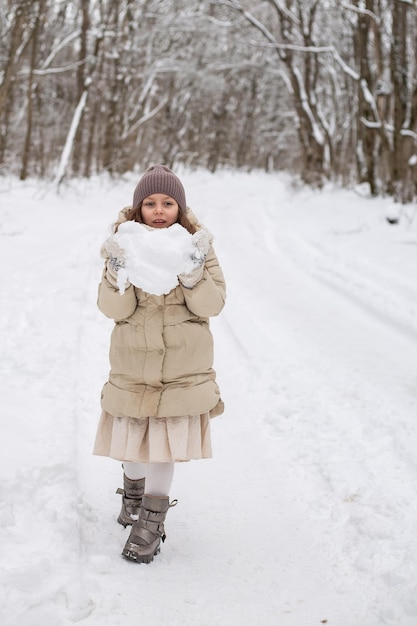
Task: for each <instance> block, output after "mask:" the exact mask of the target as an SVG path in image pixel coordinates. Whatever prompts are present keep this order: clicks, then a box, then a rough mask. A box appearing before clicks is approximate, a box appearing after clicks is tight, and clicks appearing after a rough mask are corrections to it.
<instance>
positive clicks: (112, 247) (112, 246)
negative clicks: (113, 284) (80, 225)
mask: <svg viewBox="0 0 417 626" xmlns="http://www.w3.org/2000/svg"><path fill="white" fill-rule="evenodd" d="M103 247H104V249H105V251H106V253H107V255H108V257H109V259H118V261H119V263H120V267H124V261H125V251H124V250H123V248H121V247H120V246H119V244H118V243H117V242H116V241H114V239H113V237H109V238H108V239H106V241H105V242H104V246H103ZM122 263H123V265H122ZM117 269H119V268H117Z"/></svg>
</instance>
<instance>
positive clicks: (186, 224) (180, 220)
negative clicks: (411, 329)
mask: <svg viewBox="0 0 417 626" xmlns="http://www.w3.org/2000/svg"><path fill="white" fill-rule="evenodd" d="M141 209H142V203H140V205H139V206H138V207H137V209H134V208H133V207H130V208H129V209H128V210H127V211H126V213H125V216H126V221H133V222H139V223H140V224H143V220H142V212H141ZM122 223H123V222H116V223H115V224H113V231H114V232H115V233H116V232H117V230H118V228H119V226H120V224H122ZM176 223H177V224H180V226H182V227H183V228H185V230H188V232H189V233H190V234H191V235H194V233H195V232H196V231H197V229H196V227H195V226H194V224H193V223H192V222H191V221H190V220H189V219H188V217H187V214H186V213H185V212H184V211H183V210H182V208H181V207H180V206H179V205H178V217H177V221H176Z"/></svg>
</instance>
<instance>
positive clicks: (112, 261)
mask: <svg viewBox="0 0 417 626" xmlns="http://www.w3.org/2000/svg"><path fill="white" fill-rule="evenodd" d="M124 266H125V261H124V259H118V258H116V257H113V256H111V257H110V258H109V259H108V261H107V263H106V278H107V281H108V282H109V283H110V285H111V286H112V287H113V288H114V289H118V290H119V291H120V293H121V294H122V293H124V292H125V289H127V288H128V287H129V285H130V282H129V281H128V280H125V281H124V284H122V288H121V289H120V286H119V281H118V272H119V270H120V269H121V268H124Z"/></svg>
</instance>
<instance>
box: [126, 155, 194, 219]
mask: <svg viewBox="0 0 417 626" xmlns="http://www.w3.org/2000/svg"><path fill="white" fill-rule="evenodd" d="M153 193H165V194H166V195H167V196H170V198H174V200H176V202H178V206H179V207H180V208H181V209H182V210H183V211H186V208H187V203H186V200H185V191H184V187H183V186H182V183H181V181H180V179H179V178H178V177H177V176H175V174H174V172H173V171H172V170H170V169H169V167H167V166H166V165H151V167H148V169H147V170H146V172H145V173H144V174H143V176H142V178H141V179H140V181H139V182H138V184H137V185H136V189H135V191H134V194H133V208H134V209H137V208H138V206H140V204H141V203H142V202H143V200H144V199H145V198H147V197H148V196H151V195H152V194H153Z"/></svg>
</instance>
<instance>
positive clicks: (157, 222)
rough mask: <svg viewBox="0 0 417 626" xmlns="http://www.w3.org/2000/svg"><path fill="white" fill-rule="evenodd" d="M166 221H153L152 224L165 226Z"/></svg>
mask: <svg viewBox="0 0 417 626" xmlns="http://www.w3.org/2000/svg"><path fill="white" fill-rule="evenodd" d="M165 223H166V220H153V222H152V224H157V225H158V224H165Z"/></svg>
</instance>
